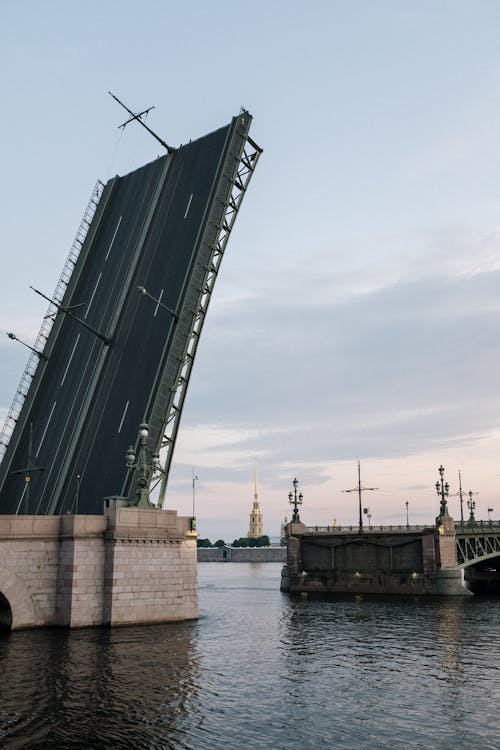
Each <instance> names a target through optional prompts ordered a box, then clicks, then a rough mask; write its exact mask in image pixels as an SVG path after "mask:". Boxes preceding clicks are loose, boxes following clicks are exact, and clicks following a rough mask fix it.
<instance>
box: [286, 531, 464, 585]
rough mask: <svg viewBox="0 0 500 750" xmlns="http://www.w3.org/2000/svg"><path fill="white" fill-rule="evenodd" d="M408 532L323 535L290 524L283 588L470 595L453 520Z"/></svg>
mask: <svg viewBox="0 0 500 750" xmlns="http://www.w3.org/2000/svg"><path fill="white" fill-rule="evenodd" d="M440 520H442V521H443V523H440V524H439V526H438V527H433V526H432V527H428V528H421V529H418V530H417V529H414V530H412V529H411V528H410V527H408V528H405V527H403V528H400V529H399V530H396V529H393V530H387V531H374V530H371V529H370V530H365V531H363V533H359V532H357V531H340V530H335V529H331V530H330V531H327V532H322V531H315V530H314V529H312V530H311V529H307V528H306V527H305V526H303V525H302V524H289V527H288V537H287V563H286V566H285V568H284V570H283V573H282V582H281V589H282V590H283V591H290V592H295V593H303V592H304V593H305V592H311V593H312V592H314V593H368V594H413V595H415V594H418V595H460V596H468V595H470V591H469V590H468V589H467V588H466V587H465V585H464V581H463V575H462V571H461V570H459V569H458V567H457V558H456V543H455V535H454V526H453V521H452V520H451V519H450V522H448V521H447V519H444V520H443V519H440Z"/></svg>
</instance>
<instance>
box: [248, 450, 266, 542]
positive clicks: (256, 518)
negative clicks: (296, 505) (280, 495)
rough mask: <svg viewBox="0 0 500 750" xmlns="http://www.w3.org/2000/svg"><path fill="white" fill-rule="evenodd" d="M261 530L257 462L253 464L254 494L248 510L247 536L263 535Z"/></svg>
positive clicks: (251, 537) (254, 537)
mask: <svg viewBox="0 0 500 750" xmlns="http://www.w3.org/2000/svg"><path fill="white" fill-rule="evenodd" d="M263 534H264V532H263V531H262V511H261V509H260V503H259V493H258V490H257V463H255V466H254V495H253V505H252V510H251V512H250V526H249V529H248V537H249V538H250V539H256V538H257V537H259V536H263Z"/></svg>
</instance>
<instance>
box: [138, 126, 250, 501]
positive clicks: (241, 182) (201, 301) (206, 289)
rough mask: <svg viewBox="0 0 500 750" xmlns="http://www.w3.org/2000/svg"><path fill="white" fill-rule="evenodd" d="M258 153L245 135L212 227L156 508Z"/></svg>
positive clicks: (167, 428)
mask: <svg viewBox="0 0 500 750" xmlns="http://www.w3.org/2000/svg"><path fill="white" fill-rule="evenodd" d="M261 153H262V149H261V148H260V147H259V146H258V145H257V144H256V143H255V142H254V141H253V140H252V139H251V138H250V137H249V136H248V135H247V136H246V139H245V142H244V144H243V150H242V153H241V155H240V158H239V162H238V165H237V169H236V173H235V175H234V176H233V179H232V184H231V187H230V190H229V199H228V200H226V201H224V211H223V218H222V221H221V222H220V223H219V224H217V225H216V226H214V227H213V229H214V230H215V240H214V242H213V244H212V252H211V256H210V260H209V262H208V263H207V264H206V266H205V267H204V268H203V269H202V270H203V279H204V280H203V284H202V287H201V290H200V294H199V297H198V301H197V305H196V310H195V315H194V319H193V324H192V326H191V330H190V332H189V335H188V338H187V346H186V348H185V352H184V356H183V357H182V358H181V359H180V362H179V368H178V376H177V380H176V384H175V385H174V387H173V388H172V398H171V399H170V405H169V409H168V412H167V416H166V419H165V421H164V429H163V433H164V434H163V440H162V443H161V449H162V463H163V467H162V469H161V472H160V474H159V475H158V474H157V475H155V476H153V477H151V484H152V488H154V487H155V486H157V484H158V482H160V481H161V488H160V495H159V500H158V505H159V507H160V508H161V507H163V504H164V501H165V493H166V488H167V481H168V474H169V471H170V465H171V463H172V456H173V451H174V446H175V440H176V437H177V431H178V428H179V423H180V417H181V413H182V407H183V405H184V399H185V397H186V392H187V387H188V384H189V378H190V376H191V371H192V368H193V363H194V358H195V355H196V349H197V347H198V342H199V339H200V335H201V330H202V328H203V323H204V321H205V316H206V314H207V310H208V306H209V303H210V299H211V296H212V291H213V288H214V284H215V281H216V278H217V275H218V272H219V267H220V264H221V261H222V258H223V256H224V252H225V249H226V245H227V242H228V240H229V236H230V234H231V230H232V228H233V225H234V222H235V220H236V217H237V215H238V211H239V209H240V206H241V202H242V200H243V198H244V196H245V193H246V190H247V188H248V185H249V183H250V180H251V178H252V175H253V172H254V170H255V167H256V166H257V162H258V160H259V156H260V154H261Z"/></svg>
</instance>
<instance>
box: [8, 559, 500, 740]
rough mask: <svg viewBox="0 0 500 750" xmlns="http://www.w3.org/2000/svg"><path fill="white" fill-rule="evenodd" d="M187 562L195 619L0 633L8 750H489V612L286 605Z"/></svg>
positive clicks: (388, 604) (499, 632)
mask: <svg viewBox="0 0 500 750" xmlns="http://www.w3.org/2000/svg"><path fill="white" fill-rule="evenodd" d="M280 569H281V566H280V565H279V564H274V563H268V564H245V563H228V564H223V563H204V564H201V565H200V566H199V581H200V611H201V617H200V620H199V621H198V622H191V623H172V624H165V625H160V626H158V625H155V626H150V627H126V628H116V629H113V630H109V629H104V628H100V629H86V630H79V631H65V630H57V629H47V630H43V631H40V630H39V631H24V632H16V633H12V634H10V635H8V636H0V674H1V678H2V679H1V680H0V746H2V747H5V748H8V749H9V750H10V749H11V748H92V749H95V750H98V749H99V748H130V749H132V748H149V749H150V750H156V749H160V748H162V749H163V748H192V749H193V750H194V749H196V750H197V749H198V748H202V747H203V748H208V749H210V748H219V747H221V746H222V745H223V746H225V747H229V748H234V747H237V746H238V745H241V744H242V743H244V744H245V745H247V744H248V745H251V746H252V747H256V748H283V749H284V748H287V750H289V749H290V748H291V749H292V750H293V749H295V748H297V749H298V748H340V749H345V748H353V749H354V748H366V749H367V750H368V748H370V750H372V749H373V748H400V747H405V748H424V747H425V748H445V749H447V748H450V749H451V748H453V749H454V750H465V749H466V748H467V750H468V749H469V748H471V747H480V748H481V750H490V749H491V750H493V748H495V750H496V749H497V748H498V746H499V742H498V721H497V718H496V714H497V704H498V698H499V695H498V684H499V680H498V678H499V656H500V654H499V642H500V638H499V636H500V624H499V623H500V620H499V614H500V601H499V600H494V599H490V600H479V599H472V598H471V599H468V598H467V599H441V600H438V599H430V598H429V599H423V598H422V599H397V598H377V599H370V598H366V597H357V598H354V597H353V598H347V597H346V598H340V597H337V598H334V599H331V600H328V599H311V598H302V597H300V598H290V597H288V596H287V595H286V594H282V593H280V591H279V579H280Z"/></svg>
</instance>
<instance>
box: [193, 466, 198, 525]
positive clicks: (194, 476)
mask: <svg viewBox="0 0 500 750" xmlns="http://www.w3.org/2000/svg"><path fill="white" fill-rule="evenodd" d="M198 480H199V477H198V475H197V474H195V473H194V466H193V518H194V517H195V512H194V507H195V506H194V483H195V482H197V481H198Z"/></svg>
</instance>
